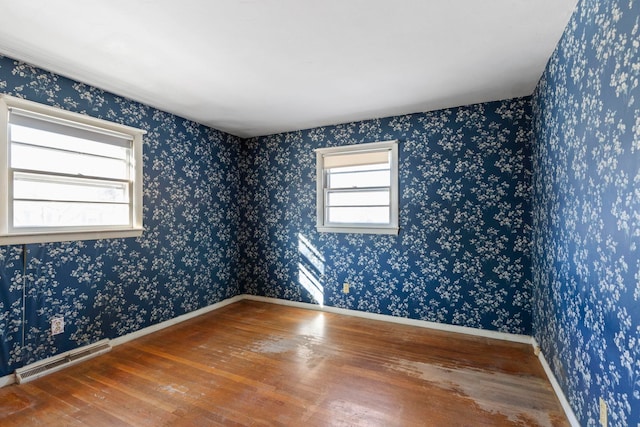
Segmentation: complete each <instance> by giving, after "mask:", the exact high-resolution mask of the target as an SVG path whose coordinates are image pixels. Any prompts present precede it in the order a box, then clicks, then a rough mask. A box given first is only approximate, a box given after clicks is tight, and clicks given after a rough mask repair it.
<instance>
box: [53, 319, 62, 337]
mask: <svg viewBox="0 0 640 427" xmlns="http://www.w3.org/2000/svg"><path fill="white" fill-rule="evenodd" d="M63 332H64V317H62V316H59V317H53V318H52V319H51V335H58V334H61V333H63Z"/></svg>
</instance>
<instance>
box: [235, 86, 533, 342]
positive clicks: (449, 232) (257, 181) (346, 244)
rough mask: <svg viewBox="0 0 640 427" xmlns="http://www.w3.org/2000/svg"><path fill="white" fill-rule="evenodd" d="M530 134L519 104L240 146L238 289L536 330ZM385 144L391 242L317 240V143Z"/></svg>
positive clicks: (384, 238)
mask: <svg viewBox="0 0 640 427" xmlns="http://www.w3.org/2000/svg"><path fill="white" fill-rule="evenodd" d="M530 126H531V110H530V99H529V98H522V99H514V100H509V101H501V102H491V103H487V104H480V105H473V106H467V107H460V108H453V109H448V110H441V111H434V112H429V113H424V114H413V115H406V116H400V117H391V118H385V119H376V120H368V121H363V122H358V123H349V124H343V125H338V126H331V127H322V128H316V129H311V130H305V131H299V132H291V133H285V134H279V135H271V136H266V137H260V138H253V139H249V140H245V141H244V142H243V151H242V155H241V162H242V163H241V170H242V187H243V189H244V192H243V193H242V196H241V202H240V203H241V206H242V208H241V209H242V211H243V213H244V215H245V216H244V222H245V223H246V226H245V227H243V230H242V231H241V232H240V234H239V236H240V241H241V247H242V256H241V257H242V259H243V260H244V264H243V265H244V268H243V269H242V270H241V279H242V282H243V283H245V284H246V288H245V291H246V292H247V293H251V294H257V295H264V296H269V297H276V298H284V299H288V300H294V301H303V302H312V303H321V304H324V305H329V306H334V307H341V308H348V309H355V310H361V311H367V312H372V313H382V314H388V315H393V316H401V317H408V318H413V319H423V320H429V321H434V322H441V323H449V324H454V325H463V326H469V327H475V328H484V329H492V330H498V331H504V332H512V333H520V334H530V333H531V287H532V284H531V268H530V266H531V254H530V235H531V219H530V213H531V207H530V201H531V200H530V196H531V173H532V172H531V165H530V160H531V159H530V154H531V153H530V149H531V147H530V143H531V127H530ZM390 139H398V140H399V170H400V172H399V181H400V227H401V230H400V233H399V235H398V236H389V235H366V234H365V235H363V234H336V233H318V232H317V231H316V229H315V224H316V181H315V179H316V169H315V152H314V149H316V148H320V147H329V146H339V145H347V144H359V143H366V142H374V141H382V140H390ZM344 283H348V284H349V285H350V292H349V293H343V284H344Z"/></svg>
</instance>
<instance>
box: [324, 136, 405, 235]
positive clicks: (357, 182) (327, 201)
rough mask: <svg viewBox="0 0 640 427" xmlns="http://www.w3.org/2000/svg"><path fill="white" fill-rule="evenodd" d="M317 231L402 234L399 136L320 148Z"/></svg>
mask: <svg viewBox="0 0 640 427" xmlns="http://www.w3.org/2000/svg"><path fill="white" fill-rule="evenodd" d="M316 167H317V210H318V222H317V229H318V231H332V232H338V233H372V234H398V141H384V142H373V143H369V144H358V145H349V146H344V147H332V148H321V149H318V150H316Z"/></svg>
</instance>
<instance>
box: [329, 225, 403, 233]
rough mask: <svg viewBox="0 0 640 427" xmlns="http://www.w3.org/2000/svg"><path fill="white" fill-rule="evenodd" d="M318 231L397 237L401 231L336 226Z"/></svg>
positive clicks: (386, 228) (396, 228)
mask: <svg viewBox="0 0 640 427" xmlns="http://www.w3.org/2000/svg"><path fill="white" fill-rule="evenodd" d="M316 229H317V230H318V231H319V232H321V233H359V234H393V235H397V234H398V232H399V231H400V228H398V227H353V226H347V227H336V226H322V227H321V226H317V227H316Z"/></svg>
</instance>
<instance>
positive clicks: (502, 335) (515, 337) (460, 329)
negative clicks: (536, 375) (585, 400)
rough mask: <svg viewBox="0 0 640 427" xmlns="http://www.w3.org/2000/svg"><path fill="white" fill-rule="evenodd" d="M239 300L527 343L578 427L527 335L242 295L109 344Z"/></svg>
mask: <svg viewBox="0 0 640 427" xmlns="http://www.w3.org/2000/svg"><path fill="white" fill-rule="evenodd" d="M242 300H250V301H259V302H265V303H269V304H278V305H285V306H290V307H297V308H302V309H306V310H315V311H323V312H327V313H335V314H342V315H345V316H353V317H360V318H364V319H371V320H380V321H383V322H390V323H397V324H402V325H409V326H417V327H420V328H427V329H434V330H439V331H445V332H453V333H459V334H465V335H473V336H478V337H484V338H491V339H498V340H503V341H511V342H517V343H521V344H530V345H531V346H532V348H533V350H534V351H535V352H536V353H537V355H538V359H539V360H540V364H541V365H542V367H543V369H544V371H545V373H546V374H547V378H548V379H549V382H550V383H551V386H552V387H553V391H554V392H555V394H556V396H557V397H558V400H559V401H560V404H561V405H562V409H563V410H564V412H565V415H566V416H567V420H568V421H569V423H570V424H571V425H572V426H574V427H580V423H579V422H578V418H577V417H576V415H575V413H574V412H573V409H572V408H571V405H570V404H569V401H568V400H567V398H566V396H565V395H564V392H563V391H562V388H561V387H560V384H559V383H558V381H557V379H556V377H555V375H554V374H553V372H552V371H551V368H550V366H549V364H548V363H547V360H546V359H545V357H544V355H543V354H542V352H541V351H540V347H539V346H538V343H537V342H536V340H535V338H533V337H531V336H529V335H520V334H511V333H507V332H497V331H489V330H485V329H477V328H470V327H467V326H457V325H448V324H444V323H436V322H430V321H426V320H417V319H408V318H404V317H396V316H389V315H386V314H377V313H368V312H364V311H358V310H350V309H346V308H338V307H330V306H320V305H317V304H310V303H304V302H297V301H289V300H283V299H278V298H271V297H263V296H257V295H249V294H242V295H236V296H234V297H231V298H227V299H225V300H222V301H220V302H217V303H215V304H212V305H209V306H206V307H203V308H200V309H198V310H195V311H192V312H189V313H185V314H182V315H180V316H177V317H174V318H173V319H169V320H166V321H164V322H161V323H158V324H155V325H151V326H148V327H146V328H143V329H140V330H138V331H135V332H132V333H130V334H126V335H123V336H121V337H117V338H114V339H112V340H111V345H112V346H114V347H115V346H118V345H120V344H124V343H126V342H129V341H132V340H134V339H136V338H140V337H143V336H145V335H149V334H151V333H153V332H157V331H160V330H162V329H165V328H168V327H170V326H173V325H177V324H179V323H181V322H184V321H186V320H189V319H193V318H194V317H198V316H201V315H203V314H206V313H209V312H211V311H214V310H217V309H219V308H222V307H225V306H227V305H229V304H233V303H235V302H238V301H242ZM15 382H16V377H15V375H14V374H11V375H6V376H4V377H0V388H2V387H5V386H8V385H11V384H14V383H15Z"/></svg>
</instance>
